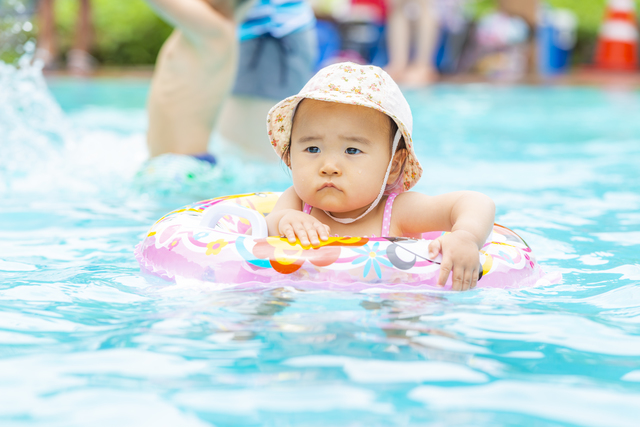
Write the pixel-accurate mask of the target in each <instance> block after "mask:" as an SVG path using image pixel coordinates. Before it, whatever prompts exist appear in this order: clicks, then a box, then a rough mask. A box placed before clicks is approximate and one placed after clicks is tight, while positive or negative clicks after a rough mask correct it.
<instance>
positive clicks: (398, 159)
mask: <svg viewBox="0 0 640 427" xmlns="http://www.w3.org/2000/svg"><path fill="white" fill-rule="evenodd" d="M407 155H409V152H408V151H407V149H406V148H400V149H399V150H397V151H396V154H394V155H393V167H392V168H391V173H398V172H400V170H401V169H402V165H403V164H404V161H405V160H406V159H407Z"/></svg>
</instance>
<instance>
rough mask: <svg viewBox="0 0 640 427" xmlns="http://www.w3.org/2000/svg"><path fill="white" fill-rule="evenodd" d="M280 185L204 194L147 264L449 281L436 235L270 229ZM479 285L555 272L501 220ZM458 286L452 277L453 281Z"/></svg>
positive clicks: (319, 277)
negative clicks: (303, 234) (294, 240)
mask: <svg viewBox="0 0 640 427" xmlns="http://www.w3.org/2000/svg"><path fill="white" fill-rule="evenodd" d="M279 196H280V193H255V194H245V195H234V196H226V197H218V198H215V199H210V200H204V201H201V202H197V203H194V204H192V205H189V206H186V207H184V208H182V209H178V210H176V211H173V212H170V213H168V214H167V215H165V216H163V217H162V218H160V220H158V221H157V222H156V223H155V224H154V225H153V226H152V227H151V230H150V231H149V233H148V234H147V235H146V237H145V238H144V240H143V241H142V242H141V243H140V244H139V245H138V246H137V247H136V249H135V255H136V258H137V259H138V262H139V263H140V267H141V269H142V271H143V272H145V273H149V274H152V275H155V276H158V277H161V278H163V279H165V280H169V281H175V280H177V279H195V280H198V281H202V282H211V283H216V284H218V285H219V286H221V287H225V286H239V287H242V286H251V287H254V286H255V285H256V284H262V285H269V286H271V285H277V286H283V285H285V284H293V285H294V286H302V287H304V288H322V289H344V290H352V291H360V290H365V289H369V288H385V289H394V290H408V289H423V288H427V289H428V288H432V289H442V288H441V287H439V286H437V284H436V280H437V278H438V274H439V271H440V266H439V263H438V259H435V260H429V259H427V258H426V257H425V255H426V253H427V247H428V245H429V242H430V241H431V240H433V239H435V238H437V237H438V236H440V235H442V234H443V233H442V232H429V233H424V234H423V239H408V238H398V237H374V238H366V237H330V238H329V240H328V241H326V242H321V245H320V246H319V247H318V248H311V247H302V246H301V245H300V244H299V243H298V244H295V245H291V244H290V243H289V242H288V241H287V240H286V239H285V238H280V237H269V236H268V235H267V224H266V221H265V219H264V216H265V215H268V214H269V212H271V210H272V209H273V207H274V205H275V203H276V201H277V200H278V197H279ZM480 264H481V265H482V276H481V278H480V280H479V281H478V285H477V287H478V288H514V287H516V288H520V287H527V286H533V285H535V284H536V283H537V282H539V281H540V280H544V281H545V282H547V281H548V277H547V276H546V275H545V274H544V272H543V271H542V270H541V268H540V266H539V265H538V264H537V262H536V260H535V258H534V256H533V254H532V253H531V249H530V248H529V246H528V245H527V244H526V243H525V242H524V240H522V239H521V238H520V237H519V236H518V235H517V234H516V233H514V232H513V231H511V230H509V229H508V228H505V227H502V226H500V225H495V226H494V228H493V233H492V234H491V236H490V237H489V239H488V240H487V243H486V244H485V245H484V247H483V248H482V250H481V251H480ZM450 288H451V278H449V282H448V283H447V285H446V286H445V289H450Z"/></svg>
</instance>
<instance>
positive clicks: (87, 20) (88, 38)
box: [67, 0, 94, 75]
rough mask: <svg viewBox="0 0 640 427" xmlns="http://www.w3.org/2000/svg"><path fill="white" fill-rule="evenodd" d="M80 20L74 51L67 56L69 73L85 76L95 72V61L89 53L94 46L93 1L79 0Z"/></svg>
mask: <svg viewBox="0 0 640 427" xmlns="http://www.w3.org/2000/svg"><path fill="white" fill-rule="evenodd" d="M79 1H80V7H79V10H78V20H77V22H76V34H75V40H74V44H73V49H72V50H70V51H69V53H68V55H67V66H68V68H69V71H71V72H73V73H75V74H80V75H85V74H88V73H90V72H91V71H92V70H93V66H94V64H93V63H94V59H93V57H92V56H91V54H90V53H89V52H90V50H91V46H92V44H93V35H94V33H93V20H92V19H91V1H90V0H79Z"/></svg>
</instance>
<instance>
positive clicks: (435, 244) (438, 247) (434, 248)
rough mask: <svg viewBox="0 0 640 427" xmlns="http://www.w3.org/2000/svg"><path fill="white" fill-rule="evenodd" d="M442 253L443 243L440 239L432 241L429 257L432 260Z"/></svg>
mask: <svg viewBox="0 0 640 427" xmlns="http://www.w3.org/2000/svg"><path fill="white" fill-rule="evenodd" d="M441 251H442V243H441V242H440V238H439V237H438V238H437V239H436V240H433V241H431V243H429V253H428V256H429V258H430V259H434V258H435V257H437V256H438V254H439V253H440V252H441Z"/></svg>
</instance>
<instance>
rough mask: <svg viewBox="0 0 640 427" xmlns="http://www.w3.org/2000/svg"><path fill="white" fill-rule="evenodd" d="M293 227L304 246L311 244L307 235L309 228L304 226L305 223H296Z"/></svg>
mask: <svg viewBox="0 0 640 427" xmlns="http://www.w3.org/2000/svg"><path fill="white" fill-rule="evenodd" d="M293 229H294V231H295V232H296V236H298V239H299V240H300V244H301V245H302V246H309V237H308V236H307V230H306V229H305V228H304V225H302V224H296V225H294V227H293Z"/></svg>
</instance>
